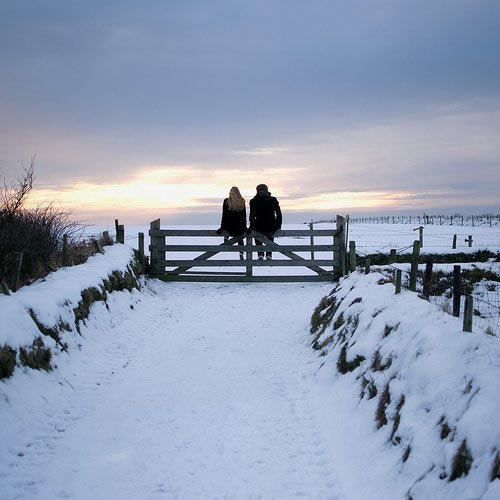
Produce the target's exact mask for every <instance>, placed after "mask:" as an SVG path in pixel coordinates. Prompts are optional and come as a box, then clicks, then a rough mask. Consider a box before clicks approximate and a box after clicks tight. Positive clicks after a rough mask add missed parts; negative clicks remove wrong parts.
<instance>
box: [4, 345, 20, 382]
mask: <svg viewBox="0 0 500 500" xmlns="http://www.w3.org/2000/svg"><path fill="white" fill-rule="evenodd" d="M15 367H16V351H15V350H14V349H12V347H10V346H8V345H4V346H3V347H0V380H2V379H4V378H9V377H10V376H11V375H12V374H13V373H14V368H15Z"/></svg>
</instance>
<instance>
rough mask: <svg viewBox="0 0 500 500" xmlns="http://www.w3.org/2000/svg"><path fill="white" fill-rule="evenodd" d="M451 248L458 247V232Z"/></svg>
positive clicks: (454, 236)
mask: <svg viewBox="0 0 500 500" xmlns="http://www.w3.org/2000/svg"><path fill="white" fill-rule="evenodd" d="M451 248H457V235H456V234H454V235H453V245H452V247H451Z"/></svg>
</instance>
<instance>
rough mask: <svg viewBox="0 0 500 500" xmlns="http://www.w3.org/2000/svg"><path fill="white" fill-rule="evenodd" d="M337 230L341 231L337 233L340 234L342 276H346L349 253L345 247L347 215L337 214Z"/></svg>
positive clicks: (338, 239)
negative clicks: (347, 253)
mask: <svg viewBox="0 0 500 500" xmlns="http://www.w3.org/2000/svg"><path fill="white" fill-rule="evenodd" d="M337 230H338V231H340V232H339V233H338V234H337V236H338V238H337V241H338V242H339V260H340V262H339V264H340V276H345V275H346V274H347V265H346V264H347V262H346V257H347V255H346V248H345V217H342V216H341V215H337ZM334 238H335V237H334ZM334 241H335V240H334ZM334 245H335V242H334Z"/></svg>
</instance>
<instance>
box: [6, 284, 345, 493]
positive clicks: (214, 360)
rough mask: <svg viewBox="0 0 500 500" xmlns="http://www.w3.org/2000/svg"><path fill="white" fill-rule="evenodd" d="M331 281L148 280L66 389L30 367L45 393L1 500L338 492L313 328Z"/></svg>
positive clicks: (75, 364) (69, 376)
mask: <svg viewBox="0 0 500 500" xmlns="http://www.w3.org/2000/svg"><path fill="white" fill-rule="evenodd" d="M330 289H331V285H328V284H326V285H318V284H314V285H312V284H311V285H309V284H308V285H297V284H287V285H253V284H252V285H246V284H242V285H215V284H211V285H196V284H164V283H159V282H153V283H151V284H150V285H149V291H146V292H145V294H146V295H149V296H147V297H144V296H143V298H142V299H141V300H140V302H138V303H137V304H136V305H135V307H134V310H130V311H129V312H128V313H123V314H124V315H125V316H126V317H124V318H123V321H122V322H121V323H120V324H119V326H117V327H115V328H109V329H108V330H107V331H106V332H101V334H100V335H98V333H97V332H94V334H91V332H90V331H89V341H88V342H86V343H84V347H83V349H82V351H81V352H78V353H75V354H72V356H71V358H72V359H71V362H68V364H67V365H64V366H60V368H59V370H58V371H57V374H56V375H54V376H56V377H59V379H60V381H61V383H62V385H61V386H59V387H60V389H59V391H58V392H56V393H52V392H50V391H49V386H48V382H46V381H45V380H43V381H42V379H43V377H44V376H42V375H39V374H33V377H34V379H37V378H39V379H40V391H41V398H44V399H45V401H43V400H40V399H39V398H37V397H34V411H35V412H37V414H38V417H37V418H36V419H33V422H32V425H30V426H29V427H28V426H27V427H26V428H25V429H24V431H25V432H26V435H25V436H23V440H24V442H25V443H26V446H25V449H19V450H13V449H11V450H10V451H11V455H10V458H9V460H10V463H8V464H6V463H4V464H2V465H1V466H0V474H1V475H0V481H1V482H3V484H4V486H3V487H0V491H2V490H3V493H2V498H41V499H52V498H74V499H89V498H92V499H100V498H102V499H110V498H121V499H128V498H131V499H132V498H134V499H136V498H141V499H143V498H144V499H146V498H183V499H184V498H189V499H192V498H273V499H276V498H296V497H305V498H339V497H340V496H341V493H340V490H339V487H338V483H337V479H336V477H335V470H334V467H333V466H332V463H331V461H330V459H331V456H332V453H331V450H329V449H328V447H327V445H326V444H325V442H327V441H325V439H324V438H323V435H322V431H321V426H320V425H319V424H318V421H317V414H316V411H315V408H316V405H317V397H318V395H317V393H316V390H315V384H314V380H313V379H314V376H315V373H316V371H317V368H318V359H317V357H316V356H315V355H314V354H313V353H312V351H311V350H310V349H309V348H308V347H307V342H308V341H309V339H308V338H307V335H306V332H307V326H308V322H309V318H310V315H311V312H312V310H313V308H314V307H315V305H316V304H317V303H318V301H319V299H320V298H321V297H322V296H323V295H325V294H326V293H327V292H329V291H330ZM90 330H91V329H90ZM54 373H56V372H54ZM45 379H47V376H45ZM35 382H36V381H35V380H34V383H35ZM70 386H71V389H70V388H69V387H70ZM12 390H13V391H14V390H15V387H14V388H13V389H12ZM45 390H47V393H46V394H44V391H45ZM48 398H49V399H48ZM37 405H38V406H40V408H42V407H43V411H42V412H41V411H39V410H40V408H39V409H38V410H37ZM40 413H42V415H41V416H40Z"/></svg>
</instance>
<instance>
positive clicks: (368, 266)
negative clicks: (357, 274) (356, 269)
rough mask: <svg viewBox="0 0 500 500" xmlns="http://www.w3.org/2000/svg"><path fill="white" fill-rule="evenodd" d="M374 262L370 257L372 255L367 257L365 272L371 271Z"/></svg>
mask: <svg viewBox="0 0 500 500" xmlns="http://www.w3.org/2000/svg"><path fill="white" fill-rule="evenodd" d="M371 264H372V259H370V257H367V258H366V259H365V274H369V273H370V266H371Z"/></svg>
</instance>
